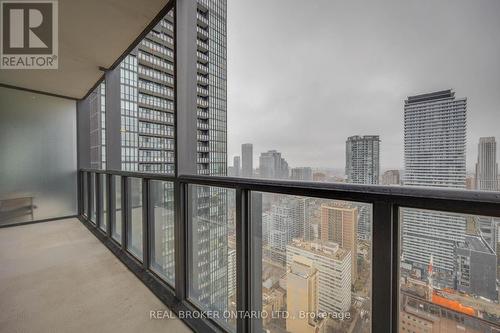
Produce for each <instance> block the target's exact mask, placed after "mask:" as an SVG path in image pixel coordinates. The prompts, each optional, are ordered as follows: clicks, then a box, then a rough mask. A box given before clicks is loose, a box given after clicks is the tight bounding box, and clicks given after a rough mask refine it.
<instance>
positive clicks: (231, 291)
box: [79, 169, 500, 332]
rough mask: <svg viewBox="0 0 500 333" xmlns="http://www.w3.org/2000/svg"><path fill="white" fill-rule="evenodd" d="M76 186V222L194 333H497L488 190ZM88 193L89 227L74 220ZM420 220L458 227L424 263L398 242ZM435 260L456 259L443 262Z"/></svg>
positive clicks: (192, 180) (136, 183) (192, 183)
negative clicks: (423, 330) (426, 323)
mask: <svg viewBox="0 0 500 333" xmlns="http://www.w3.org/2000/svg"><path fill="white" fill-rule="evenodd" d="M204 170H206V171H207V172H209V169H204ZM201 171H202V170H201V169H200V170H199V172H200V173H201ZM96 175H99V177H96ZM79 179H80V184H81V185H80V187H79V188H80V189H81V192H80V195H79V202H80V208H79V212H80V214H81V215H80V216H81V219H82V221H83V222H84V223H85V224H86V225H87V226H88V227H89V228H90V229H91V230H92V231H93V232H94V234H96V235H97V236H98V237H99V238H100V239H101V240H102V241H103V242H104V243H105V244H106V245H107V246H109V247H110V248H111V249H112V250H113V249H114V250H117V251H114V253H115V254H117V255H118V256H119V257H120V259H122V261H123V262H124V263H125V264H126V265H128V266H129V267H130V268H131V269H132V270H133V271H136V272H139V273H137V274H139V276H140V278H141V279H142V280H143V281H144V283H146V284H147V285H148V286H150V288H151V289H152V290H153V291H154V292H155V293H157V295H159V297H160V298H161V299H162V300H163V301H164V302H165V303H166V304H167V305H170V306H174V304H176V305H175V309H176V311H181V310H182V311H187V312H190V313H191V314H193V313H194V312H195V311H204V312H203V313H206V314H207V316H206V317H205V318H203V319H201V320H199V319H198V320H197V321H196V323H197V325H200V326H199V327H201V328H200V330H202V331H204V332H205V331H207V332H208V331H211V332H213V331H217V330H224V331H241V332H247V331H251V332H262V331H263V330H265V331H268V332H285V331H292V332H293V331H299V332H302V331H309V330H311V331H314V330H322V329H324V330H326V331H328V330H333V331H334V332H351V331H353V332H368V331H372V332H395V331H406V330H409V329H410V328H411V325H414V322H415V321H414V320H413V319H415V320H417V319H418V318H420V319H422V318H432V320H433V322H435V323H437V325H444V326H446V325H448V326H450V325H451V326H453V325H457V323H458V324H460V325H462V326H464V327H475V328H476V329H477V330H478V331H479V332H494V329H496V328H497V327H498V325H499V320H498V319H499V316H498V303H497V301H496V300H495V297H497V296H496V295H497V293H496V291H497V289H496V283H495V282H493V283H492V282H491V281H496V280H495V279H489V276H490V275H491V276H493V275H494V274H496V269H497V264H496V255H494V253H495V251H496V250H495V249H494V248H493V246H492V244H495V242H494V240H492V239H496V238H495V237H498V236H497V235H494V231H493V230H497V229H494V228H492V226H494V225H495V223H497V222H498V218H500V211H499V210H498V207H499V205H500V199H499V198H498V194H496V193H494V192H462V191H453V190H441V189H422V188H404V187H384V186H369V185H347V184H326V183H312V182H310V183H303V182H290V181H282V182H280V181H274V180H262V179H260V180H253V179H243V178H240V179H235V178H224V177H213V176H211V177H206V176H178V177H173V176H167V175H161V174H140V173H130V172H120V171H97V170H82V171H81V172H80V177H79ZM91 179H97V180H98V182H97V183H98V186H92V184H90V183H91V181H90V180H91ZM86 184H87V185H86ZM122 184H125V185H126V186H122ZM94 192H95V193H94ZM94 197H97V198H100V201H99V202H101V204H98V205H96V206H95V210H96V217H97V218H96V220H95V224H94V223H93V222H91V220H90V218H89V217H87V216H86V215H85V214H86V212H88V211H92V209H93V208H92V206H93V200H92V198H94ZM105 211H107V212H111V214H109V222H104V216H105V214H103V213H104V212H105ZM122 212H123V213H122ZM401 214H403V215H404V216H405V217H404V219H403V218H402V217H401V216H400V215H401ZM417 215H418V216H417ZM424 215H425V217H426V218H425V219H424V220H425V221H427V223H428V226H426V227H425V228H424V231H425V230H434V229H435V226H436V224H435V223H433V221H434V220H435V219H439V220H441V221H447V217H449V216H450V215H453V216H454V217H455V219H454V220H453V221H454V223H453V224H450V225H449V226H448V228H446V229H443V230H441V233H443V234H449V233H452V231H453V230H454V229H457V228H459V229H460V230H459V231H460V232H456V233H455V234H456V235H459V238H460V239H457V240H456V241H455V242H452V243H450V244H445V243H443V245H442V248H441V249H440V253H442V254H443V256H442V257H440V256H431V258H432V259H431V260H430V261H429V262H428V260H426V258H425V251H427V250H429V251H431V250H432V249H428V248H427V247H426V246H427V245H428V244H422V246H421V247H420V248H419V249H412V248H410V247H407V246H406V245H405V244H406V239H408V238H411V237H413V233H414V231H415V230H414V229H415V228H419V227H422V226H421V225H412V224H411V221H412V216H417V217H418V220H419V221H421V220H422V218H421V217H422V216H424ZM457 216H458V217H460V219H459V220H462V219H463V222H464V223H463V224H460V223H457V221H459V220H457ZM401 221H403V222H401ZM103 223H106V225H105V226H106V227H102V224H103ZM473 224H479V225H481V226H482V227H481V228H479V230H481V234H480V235H475V234H473V233H471V230H477V229H473V228H471V227H470V226H471V225H473ZM108 225H109V227H107V226H108ZM440 225H441V224H440ZM118 226H122V229H121V230H120V229H118ZM457 230H458V229H457ZM117 234H118V235H117ZM120 235H121V237H120ZM108 239H113V240H114V241H112V242H108V241H107V240H108ZM488 240H489V241H488ZM413 243H414V242H411V244H413ZM120 250H121V251H120ZM413 250H415V251H413ZM446 251H452V252H454V254H456V255H457V258H458V260H457V261H456V262H448V261H447V260H446V253H445V252H446ZM420 255H421V257H422V258H419V256H420ZM419 260H421V261H422V263H421V265H420V266H418V265H409V264H408V261H411V262H418V261H419ZM477 272H482V273H481V274H482V276H481V278H482V280H481V281H483V283H479V284H478V283H477V281H478V280H477V276H474V274H477ZM450 274H452V275H453V274H454V278H455V281H458V286H456V287H455V288H454V289H452V288H450V287H449V285H448V283H449V282H450V281H451V279H450ZM488 274H489V275H488ZM473 276H474V278H473ZM472 281H474V283H472ZM185 291H186V292H185ZM165 295H169V296H168V297H166V296H165ZM252 311H253V312H252ZM251 313H254V314H259V315H256V316H251V315H250V314H251ZM238 314H240V315H238ZM241 314H247V315H241ZM293 314H295V316H293ZM297 314H298V315H297ZM263 316H265V317H263ZM185 320H187V321H189V320H190V319H185ZM408 325H409V326H408ZM444 326H443V327H444ZM448 326H446V327H448ZM451 326H450V327H451ZM245 327H246V328H245ZM247 328H248V329H247ZM402 328H405V330H401V329H402Z"/></svg>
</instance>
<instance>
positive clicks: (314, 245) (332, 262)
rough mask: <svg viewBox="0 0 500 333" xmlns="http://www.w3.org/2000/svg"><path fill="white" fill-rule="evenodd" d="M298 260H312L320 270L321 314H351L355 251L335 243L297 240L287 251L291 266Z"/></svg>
mask: <svg viewBox="0 0 500 333" xmlns="http://www.w3.org/2000/svg"><path fill="white" fill-rule="evenodd" d="M296 257H302V258H306V259H309V260H311V261H312V263H313V265H314V267H315V268H316V269H317V270H318V292H317V295H318V296H317V298H318V307H317V309H318V311H319V312H325V313H327V314H334V313H339V312H346V311H348V310H349V308H350V306H351V262H352V261H351V252H350V251H347V250H344V249H342V248H341V247H340V246H339V245H338V244H336V243H333V242H327V241H314V242H303V241H301V240H296V239H294V240H293V242H292V243H291V244H290V245H288V246H287V248H286V261H287V267H291V266H292V263H293V261H294V258H296ZM295 292H297V290H294V291H293V293H295ZM287 295H288V294H287Z"/></svg>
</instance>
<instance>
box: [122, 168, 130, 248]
mask: <svg viewBox="0 0 500 333" xmlns="http://www.w3.org/2000/svg"><path fill="white" fill-rule="evenodd" d="M121 182H122V184H121V185H122V186H121V188H120V189H121V191H122V198H121V199H122V221H121V222H122V234H121V236H122V244H121V245H122V250H124V251H126V250H127V239H128V224H129V222H130V215H129V212H130V210H131V208H130V198H129V197H130V195H129V190H130V187H129V186H128V184H129V181H128V177H121Z"/></svg>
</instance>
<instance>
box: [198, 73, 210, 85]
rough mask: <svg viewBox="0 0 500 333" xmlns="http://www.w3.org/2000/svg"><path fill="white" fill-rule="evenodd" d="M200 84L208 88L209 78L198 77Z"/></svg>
mask: <svg viewBox="0 0 500 333" xmlns="http://www.w3.org/2000/svg"><path fill="white" fill-rule="evenodd" d="M196 78H197V81H198V84H200V85H204V86H208V78H207V77H206V76H203V75H197V76H196Z"/></svg>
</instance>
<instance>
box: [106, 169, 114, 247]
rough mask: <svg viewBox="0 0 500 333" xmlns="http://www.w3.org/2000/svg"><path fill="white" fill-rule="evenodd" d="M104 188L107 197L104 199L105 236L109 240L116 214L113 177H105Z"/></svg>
mask: <svg viewBox="0 0 500 333" xmlns="http://www.w3.org/2000/svg"><path fill="white" fill-rule="evenodd" d="M105 177H106V186H107V190H106V192H107V193H108V197H107V198H106V207H107V209H108V224H106V234H107V235H108V237H109V238H110V239H111V238H113V237H112V229H111V228H112V225H111V224H112V222H113V223H116V222H115V218H116V212H115V195H116V194H115V186H114V184H115V183H114V176H113V175H106V176H105Z"/></svg>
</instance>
